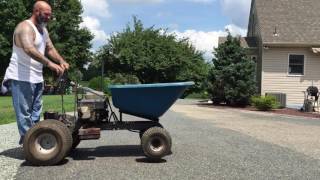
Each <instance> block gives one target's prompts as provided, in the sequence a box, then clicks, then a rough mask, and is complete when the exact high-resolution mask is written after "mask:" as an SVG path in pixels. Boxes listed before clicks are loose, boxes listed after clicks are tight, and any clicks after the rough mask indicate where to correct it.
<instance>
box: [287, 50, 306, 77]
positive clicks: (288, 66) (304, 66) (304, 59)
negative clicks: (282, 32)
mask: <svg viewBox="0 0 320 180" xmlns="http://www.w3.org/2000/svg"><path fill="white" fill-rule="evenodd" d="M291 55H298V56H303V73H302V74H290V72H289V69H290V56H291ZM306 59H307V57H306V55H305V54H302V53H289V54H288V65H287V68H288V69H287V75H288V76H293V77H295V76H298V77H300V76H304V75H305V73H306Z"/></svg>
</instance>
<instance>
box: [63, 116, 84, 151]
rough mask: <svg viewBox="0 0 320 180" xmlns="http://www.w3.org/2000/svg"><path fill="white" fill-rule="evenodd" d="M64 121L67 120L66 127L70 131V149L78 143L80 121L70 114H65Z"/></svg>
mask: <svg viewBox="0 0 320 180" xmlns="http://www.w3.org/2000/svg"><path fill="white" fill-rule="evenodd" d="M65 118H66V122H68V128H69V130H70V132H72V145H71V149H70V150H71V151H72V150H73V149H75V148H76V147H77V146H78V145H79V144H80V141H81V140H80V138H79V136H78V134H79V129H80V128H81V123H80V122H79V121H78V120H77V119H76V118H75V117H74V116H71V115H68V114H66V116H65Z"/></svg>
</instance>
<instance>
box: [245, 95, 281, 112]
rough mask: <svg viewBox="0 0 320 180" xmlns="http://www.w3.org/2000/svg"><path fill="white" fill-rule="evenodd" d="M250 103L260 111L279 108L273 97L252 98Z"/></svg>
mask: <svg viewBox="0 0 320 180" xmlns="http://www.w3.org/2000/svg"><path fill="white" fill-rule="evenodd" d="M251 103H252V105H253V106H254V107H255V108H257V109H258V110H260V111H269V110H271V109H275V108H277V107H278V106H279V105H278V102H277V100H276V98H275V97H274V96H253V97H252V98H251Z"/></svg>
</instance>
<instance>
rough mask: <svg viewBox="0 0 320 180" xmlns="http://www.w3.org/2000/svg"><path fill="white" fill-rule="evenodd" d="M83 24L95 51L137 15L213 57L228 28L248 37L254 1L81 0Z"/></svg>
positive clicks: (148, 24) (147, 24) (144, 21)
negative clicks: (251, 7)
mask: <svg viewBox="0 0 320 180" xmlns="http://www.w3.org/2000/svg"><path fill="white" fill-rule="evenodd" d="M81 3H82V5H83V7H84V13H83V14H82V17H83V20H84V22H83V23H82V24H81V26H82V27H87V28H88V29H89V30H90V31H91V32H92V33H93V34H94V35H95V39H94V40H93V42H92V43H93V45H94V49H97V48H98V47H100V46H101V45H103V44H105V43H106V42H107V40H108V38H109V37H110V35H111V34H113V33H117V32H121V31H122V30H123V29H124V28H125V26H126V24H128V23H130V22H132V16H133V15H135V16H137V17H138V19H140V20H142V22H143V24H144V25H145V27H150V26H153V25H154V26H155V27H156V28H168V30H169V32H170V33H175V34H176V35H177V37H178V38H183V37H188V38H190V42H191V43H192V44H193V45H194V46H195V47H196V48H197V49H198V50H199V51H203V52H204V53H205V55H204V56H205V58H206V59H208V60H209V59H210V58H212V51H213V48H214V47H216V46H217V43H218V37H219V36H225V35H226V33H225V29H226V28H227V29H229V31H231V33H232V34H233V35H236V34H240V35H242V36H245V35H246V31H247V24H248V19H249V10H250V3H251V0H81Z"/></svg>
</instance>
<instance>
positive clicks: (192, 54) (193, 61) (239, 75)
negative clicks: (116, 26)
mask: <svg viewBox="0 0 320 180" xmlns="http://www.w3.org/2000/svg"><path fill="white" fill-rule="evenodd" d="M48 2H49V3H50V5H51V6H52V9H53V13H54V17H53V20H52V21H51V22H50V23H49V25H48V30H49V33H50V37H51V39H52V41H53V42H54V44H55V46H56V48H57V49H58V51H59V52H60V53H61V54H62V56H63V57H65V59H66V60H67V61H68V62H69V63H70V65H71V73H70V75H71V76H74V77H75V78H77V79H78V80H80V79H82V80H86V81H89V80H90V79H93V78H97V77H98V76H100V75H101V68H102V66H104V70H105V76H106V77H109V79H110V77H111V79H112V78H114V79H120V81H121V82H126V80H125V79H129V80H128V82H130V79H132V78H133V79H135V82H139V83H162V82H180V81H194V82H195V83H196V84H195V86H193V87H192V88H191V89H189V91H188V92H187V93H194V92H197V93H199V92H200V93H204V92H208V93H209V94H210V96H211V97H212V98H213V99H214V100H215V101H219V102H222V101H223V102H227V103H234V104H237V103H239V104H241V103H245V102H247V100H248V98H249V97H250V96H251V95H252V94H254V92H255V89H254V86H255V84H254V80H253V73H254V69H253V64H252V62H251V61H250V59H248V58H247V57H246V54H245V50H244V49H243V48H241V46H240V41H239V38H237V37H232V36H231V35H230V34H229V36H228V40H227V42H226V43H224V45H222V46H219V48H217V49H215V50H214V49H213V52H214V53H215V58H214V59H213V60H212V62H207V61H206V60H205V59H204V58H203V53H202V52H200V51H197V50H196V49H195V47H194V46H193V45H192V44H191V43H190V42H189V40H188V39H187V38H185V39H178V38H177V37H176V35H175V34H172V33H168V32H167V29H161V28H160V29H157V28H155V27H154V26H152V27H147V28H146V27H144V25H143V23H142V22H141V20H139V19H137V18H136V17H133V21H132V23H131V25H130V24H128V25H126V26H125V28H124V29H123V30H122V31H121V32H118V33H116V34H114V35H112V36H111V38H110V40H108V41H106V42H105V45H103V46H102V47H101V48H100V49H99V50H98V51H97V52H96V53H92V52H91V51H90V49H91V47H92V44H91V40H92V39H93V35H92V34H91V33H90V31H89V30H88V29H86V28H80V26H79V25H80V23H81V22H82V17H81V14H82V12H83V8H82V6H81V2H80V1H79V0H49V1H48ZM33 4H34V1H30V0H0V16H1V17H2V18H1V19H0V23H1V26H0V58H1V61H2V66H0V77H1V76H3V75H4V73H5V68H6V67H7V66H8V64H9V61H10V56H11V51H12V35H13V31H14V28H15V26H16V25H17V24H18V23H19V22H20V21H22V20H24V19H26V18H28V17H30V16H31V12H32V5H33ZM88 64H90V66H89V68H88V69H86V68H85V65H88ZM52 76H53V74H52V73H51V72H50V71H48V70H45V78H46V79H47V80H49V79H52ZM79 77H80V78H79ZM81 77H83V78H81ZM113 82H115V81H113Z"/></svg>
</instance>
